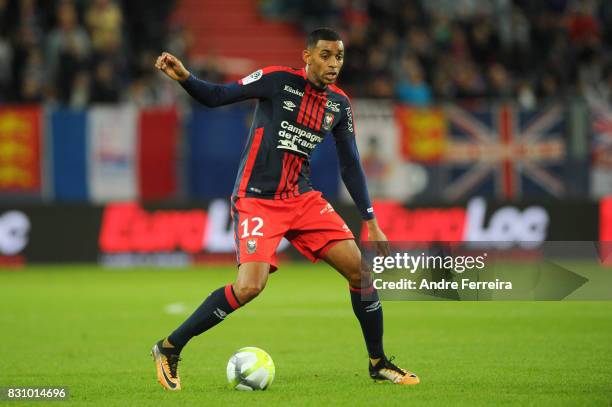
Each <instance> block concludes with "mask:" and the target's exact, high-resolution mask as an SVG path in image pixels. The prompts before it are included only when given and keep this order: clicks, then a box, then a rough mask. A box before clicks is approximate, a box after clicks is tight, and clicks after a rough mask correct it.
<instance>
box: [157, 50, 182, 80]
mask: <svg viewBox="0 0 612 407" xmlns="http://www.w3.org/2000/svg"><path fill="white" fill-rule="evenodd" d="M155 67H156V68H157V69H159V70H160V71H162V72H163V73H165V74H166V75H168V76H169V77H170V78H172V79H174V80H175V81H184V80H187V79H188V78H189V71H188V70H187V69H186V68H185V67H184V66H183V63H182V62H181V60H180V59H178V58H177V57H175V56H174V55H172V54H170V53H168V52H163V53H162V54H161V55H160V56H158V57H157V61H155Z"/></svg>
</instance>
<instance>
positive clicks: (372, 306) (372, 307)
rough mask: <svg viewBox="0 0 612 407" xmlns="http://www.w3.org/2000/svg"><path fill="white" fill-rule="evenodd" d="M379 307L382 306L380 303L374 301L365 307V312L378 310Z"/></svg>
mask: <svg viewBox="0 0 612 407" xmlns="http://www.w3.org/2000/svg"><path fill="white" fill-rule="evenodd" d="M380 307H382V304H381V303H380V301H376V302H373V303H372V304H370V305H368V306H367V307H365V312H373V311H376V310H378V309H379V308H380Z"/></svg>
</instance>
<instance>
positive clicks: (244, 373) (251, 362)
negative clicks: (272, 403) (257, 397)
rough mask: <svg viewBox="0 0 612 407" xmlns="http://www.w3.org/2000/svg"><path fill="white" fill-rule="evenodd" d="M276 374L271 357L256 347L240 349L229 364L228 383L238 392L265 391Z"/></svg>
mask: <svg viewBox="0 0 612 407" xmlns="http://www.w3.org/2000/svg"><path fill="white" fill-rule="evenodd" d="M274 372H275V369H274V362H273V361H272V358H271V357H270V355H268V354H267V353H266V352H265V351H263V350H261V349H259V348H256V347H254V346H249V347H246V348H242V349H238V350H237V351H236V353H234V354H233V355H232V357H231V358H230V360H229V362H227V381H228V383H229V385H230V387H231V388H232V389H236V390H265V389H267V388H268V386H270V384H272V381H273V380H274Z"/></svg>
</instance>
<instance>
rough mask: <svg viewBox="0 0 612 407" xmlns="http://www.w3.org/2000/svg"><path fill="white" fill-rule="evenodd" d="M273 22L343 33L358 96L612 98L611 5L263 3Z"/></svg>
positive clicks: (415, 100) (346, 79) (450, 0)
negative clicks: (290, 23) (578, 96)
mask: <svg viewBox="0 0 612 407" xmlns="http://www.w3.org/2000/svg"><path fill="white" fill-rule="evenodd" d="M262 11H263V12H264V13H265V14H267V15H268V16H270V17H273V18H278V19H284V20H290V21H295V22H296V23H299V24H301V25H302V27H303V28H304V31H306V32H307V31H309V30H311V29H313V28H315V27H318V26H322V25H326V26H330V27H336V28H340V29H341V30H342V33H343V37H344V38H345V39H346V41H345V43H346V46H347V54H346V61H345V65H344V72H343V73H342V75H341V81H342V82H343V84H344V85H345V86H346V87H347V88H349V89H350V90H351V91H352V94H353V95H354V96H368V97H394V98H396V99H398V100H400V101H402V102H404V103H407V104H412V105H418V106H425V105H428V104H430V103H432V101H435V102H439V101H445V100H455V101H457V100H459V101H463V102H469V101H471V100H482V99H483V98H484V99H487V98H489V99H490V98H494V99H496V100H499V99H511V100H515V101H517V102H518V103H519V104H520V105H522V106H523V107H524V108H531V107H534V106H535V105H536V104H537V103H538V102H541V101H545V100H547V99H549V98H557V99H558V98H568V97H574V96H576V95H584V94H585V93H593V94H596V95H597V96H599V97H601V98H604V99H607V100H609V101H612V58H611V57H612V55H611V51H612V1H610V0H319V1H316V2H313V1H307V0H282V1H281V0H267V1H266V0H264V1H263V2H262Z"/></svg>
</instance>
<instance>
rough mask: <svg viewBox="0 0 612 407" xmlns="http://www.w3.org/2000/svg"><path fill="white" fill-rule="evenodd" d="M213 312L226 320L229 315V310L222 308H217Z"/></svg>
mask: <svg viewBox="0 0 612 407" xmlns="http://www.w3.org/2000/svg"><path fill="white" fill-rule="evenodd" d="M213 314H215V316H216V317H217V318H219V319H221V320H224V319H225V317H226V316H227V312H225V311H223V310H222V309H221V308H217V309H216V310H214V311H213Z"/></svg>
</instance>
